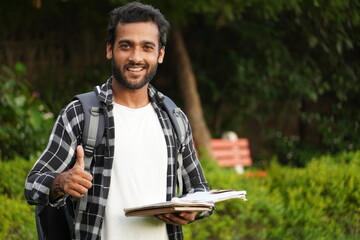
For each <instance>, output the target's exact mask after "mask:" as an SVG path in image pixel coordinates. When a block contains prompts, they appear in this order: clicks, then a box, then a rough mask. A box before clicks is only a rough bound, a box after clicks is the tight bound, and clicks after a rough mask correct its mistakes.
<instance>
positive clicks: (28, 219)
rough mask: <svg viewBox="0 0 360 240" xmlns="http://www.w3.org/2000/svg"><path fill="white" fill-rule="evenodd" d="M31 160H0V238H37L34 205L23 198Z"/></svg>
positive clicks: (13, 239) (18, 239) (20, 239)
mask: <svg viewBox="0 0 360 240" xmlns="http://www.w3.org/2000/svg"><path fill="white" fill-rule="evenodd" d="M32 165H33V162H30V161H27V160H23V159H15V160H12V161H6V162H2V161H0V203H1V204H0V239H6V240H35V239H37V233H36V226H35V215H34V207H33V206H30V205H28V204H27V202H26V201H25V199H24V195H23V192H24V182H25V178H26V175H27V174H28V172H29V170H30V168H31V167H32Z"/></svg>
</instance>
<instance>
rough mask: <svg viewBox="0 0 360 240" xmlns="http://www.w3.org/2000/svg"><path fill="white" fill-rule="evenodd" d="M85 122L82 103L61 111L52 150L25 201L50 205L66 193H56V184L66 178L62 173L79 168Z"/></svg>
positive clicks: (36, 170)
mask: <svg viewBox="0 0 360 240" xmlns="http://www.w3.org/2000/svg"><path fill="white" fill-rule="evenodd" d="M82 121H83V114H82V107H81V105H80V103H79V102H72V103H70V104H69V105H68V106H67V107H66V108H64V109H63V110H62V111H61V113H60V115H59V117H58V118H57V120H56V122H55V124H54V127H53V130H52V132H51V135H50V138H49V143H48V146H47V147H46V149H45V151H44V152H43V153H42V155H41V156H40V158H39V159H38V160H37V162H36V163H35V164H34V166H33V168H32V170H31V171H30V173H29V175H28V176H27V179H26V183H25V198H26V200H27V201H28V202H29V203H30V204H39V205H47V204H48V203H49V201H50V200H54V199H55V198H56V197H58V195H59V193H61V192H62V191H60V189H61V188H57V189H56V191H55V183H56V181H55V182H54V180H55V179H57V181H59V180H61V179H62V177H63V176H64V175H62V174H61V173H63V172H66V171H67V170H68V169H70V168H71V167H72V166H73V165H74V164H75V158H74V155H75V149H76V147H77V145H78V141H79V139H80V137H81V126H82V125H81V124H83V123H82ZM53 184H54V186H53ZM62 190H63V189H62ZM50 194H51V195H52V199H50ZM65 197H66V196H63V198H62V199H65ZM60 202H61V201H60ZM58 204H60V203H58Z"/></svg>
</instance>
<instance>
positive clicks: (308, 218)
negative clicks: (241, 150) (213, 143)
mask: <svg viewBox="0 0 360 240" xmlns="http://www.w3.org/2000/svg"><path fill="white" fill-rule="evenodd" d="M201 160H202V163H203V167H204V171H205V173H206V176H207V180H208V182H209V184H210V186H211V187H212V188H213V189H238V190H242V189H244V190H246V191H247V198H248V201H246V202H243V201H242V200H236V199H234V200H228V201H225V202H220V203H217V204H216V207H217V210H216V211H215V212H214V214H213V215H212V216H211V217H209V218H206V219H203V220H199V221H196V222H194V223H192V224H190V225H187V226H185V227H184V234H185V239H194V240H239V239H246V240H247V239H249V240H250V239H256V240H261V239H264V240H265V239H266V240H272V239H273V240H278V239H282V240H287V239H289V240H314V239H317V240H321V239H323V240H329V239H330V240H355V239H359V237H360V207H359V206H360V189H359V187H358V186H359V184H360V175H359V174H358V173H359V171H360V152H359V151H357V152H349V153H342V154H338V155H336V156H323V157H319V158H315V159H312V160H310V161H309V164H308V166H307V167H305V168H295V167H287V166H282V165H280V164H279V163H278V162H277V161H276V160H275V159H274V160H272V164H271V167H269V169H268V170H267V175H266V176H265V177H257V176H256V174H253V175H250V174H249V173H251V172H249V171H248V173H247V174H245V175H238V174H237V173H235V171H234V169H229V168H219V167H218V166H217V165H216V164H215V163H214V162H212V161H210V160H209V159H201ZM33 162H34V160H32V161H28V160H25V159H20V158H17V159H15V160H13V161H6V162H4V161H0V200H1V202H2V204H1V205H0V220H1V224H0V239H14V240H35V239H36V228H35V221H34V214H33V211H34V208H33V207H32V206H29V205H27V204H26V202H25V201H24V199H23V195H22V194H23V181H24V178H25V176H26V174H27V173H28V171H29V170H30V168H31V166H32V164H33ZM252 173H254V172H252ZM251 176H253V177H251Z"/></svg>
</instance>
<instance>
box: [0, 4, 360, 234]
mask: <svg viewBox="0 0 360 240" xmlns="http://www.w3.org/2000/svg"><path fill="white" fill-rule="evenodd" d="M126 2H129V1H121V0H102V1H100V0H86V1H85V0H52V1H42V0H12V1H6V0H2V1H1V2H0V29H1V31H0V65H1V69H0V104H1V109H0V199H1V200H2V202H4V204H2V205H0V222H1V224H0V239H35V238H36V230H35V229H34V221H33V219H32V218H31V217H33V208H31V207H29V206H27V205H26V203H25V202H24V199H23V196H22V189H23V182H24V179H25V177H26V174H27V172H28V171H29V169H30V168H31V166H32V164H33V163H34V161H35V160H36V158H37V157H38V156H39V154H40V153H41V151H42V150H43V149H44V147H45V146H46V143H47V139H48V136H49V133H50V131H51V127H52V124H53V122H54V119H55V118H56V116H57V114H58V113H59V112H60V110H61V109H62V107H64V106H65V105H66V104H67V103H68V102H69V101H71V99H72V97H73V96H74V95H76V94H78V93H82V92H85V91H91V90H92V89H93V87H94V86H96V85H99V84H102V83H103V82H105V81H106V80H107V78H108V77H109V76H110V73H111V68H110V63H109V61H108V60H106V56H105V45H106V44H105V35H106V26H107V21H108V16H109V15H108V13H109V12H110V11H111V10H112V9H113V8H114V7H117V6H120V5H122V4H124V3H126ZM142 2H143V3H148V4H152V5H153V6H155V7H156V8H159V9H160V10H161V12H163V13H164V15H165V16H166V18H167V19H168V20H169V22H170V23H171V30H170V32H169V35H168V44H167V46H166V56H165V62H164V63H163V64H162V65H160V66H159V69H158V74H157V75H156V77H155V79H154V80H153V82H152V84H153V85H154V86H155V87H156V88H157V89H159V90H160V91H161V92H163V93H165V94H166V95H168V96H170V97H171V98H173V99H174V100H175V101H176V102H177V103H178V105H179V106H181V107H182V108H183V109H184V111H185V113H186V114H188V116H189V119H190V122H191V124H192V128H193V130H194V138H195V142H196V143H197V146H199V147H200V148H201V147H202V148H203V149H205V150H206V149H209V140H210V139H213V138H221V136H222V134H223V133H224V132H226V131H233V132H235V133H236V134H237V136H238V137H240V138H247V139H248V140H249V143H250V150H251V157H252V166H251V167H249V168H247V169H246V171H245V174H243V175H239V174H237V173H235V171H234V170H233V169H231V168H220V167H219V166H217V165H216V163H215V162H214V161H211V158H208V157H206V156H201V161H202V163H203V165H204V169H205V173H206V175H208V181H209V183H210V185H211V186H213V187H214V188H236V189H239V190H242V189H246V188H247V189H246V190H248V195H249V197H248V198H249V201H248V202H246V203H243V202H241V203H238V202H236V201H235V202H231V204H229V203H221V204H220V206H219V207H218V211H217V212H216V213H215V216H212V217H211V218H209V219H208V220H204V221H203V222H201V223H199V224H198V223H196V224H192V225H190V226H189V227H187V228H186V229H185V234H186V236H187V239H358V238H359V237H360V207H359V206H360V192H359V190H358V189H357V186H358V185H357V184H358V183H360V177H358V170H360V169H359V163H360V159H359V156H360V153H359V148H360V138H359V133H360V126H359V124H360V109H359V106H360V98H359V93H360V80H359V74H360V64H359V63H360V58H359V56H360V52H359V50H360V1H358V0H355V1H354V0H330V1H328V0H308V1H302V0H286V1H285V0H273V1H268V0H253V1H245V0H222V1H221V0H152V1H142ZM195 119H197V120H195ZM259 171H261V172H262V173H265V174H256V173H258V172H259ZM15 173H16V174H15ZM246 173H248V174H246ZM249 173H254V174H249ZM222 176H223V177H222ZM229 176H231V177H229ZM251 200H252V201H251ZM9 208H11V209H12V211H8V209H9ZM15 219H17V220H15ZM215 223H216V224H215ZM320 225H321V226H320Z"/></svg>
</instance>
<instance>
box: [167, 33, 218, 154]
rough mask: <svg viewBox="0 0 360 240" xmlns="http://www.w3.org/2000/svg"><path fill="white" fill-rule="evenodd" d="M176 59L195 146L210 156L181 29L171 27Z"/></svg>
mask: <svg viewBox="0 0 360 240" xmlns="http://www.w3.org/2000/svg"><path fill="white" fill-rule="evenodd" d="M171 33H172V39H171V40H172V41H173V46H174V53H175V59H176V61H177V62H176V74H177V80H178V82H179V87H180V92H181V96H182V98H183V100H184V110H185V112H186V115H187V116H188V118H189V121H190V123H191V127H192V130H193V137H194V141H195V143H196V146H197V147H198V148H199V149H200V150H202V151H205V152H206V153H207V154H209V155H210V156H211V154H212V153H211V146H210V139H211V137H210V132H209V129H208V128H207V125H206V123H205V119H204V115H203V110H202V106H201V102H200V97H199V92H198V90H197V85H196V78H195V74H194V72H193V70H192V67H191V61H190V58H189V55H188V52H187V50H186V47H185V44H184V40H183V36H182V33H181V30H180V29H179V28H177V27H173V28H172V30H171Z"/></svg>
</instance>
